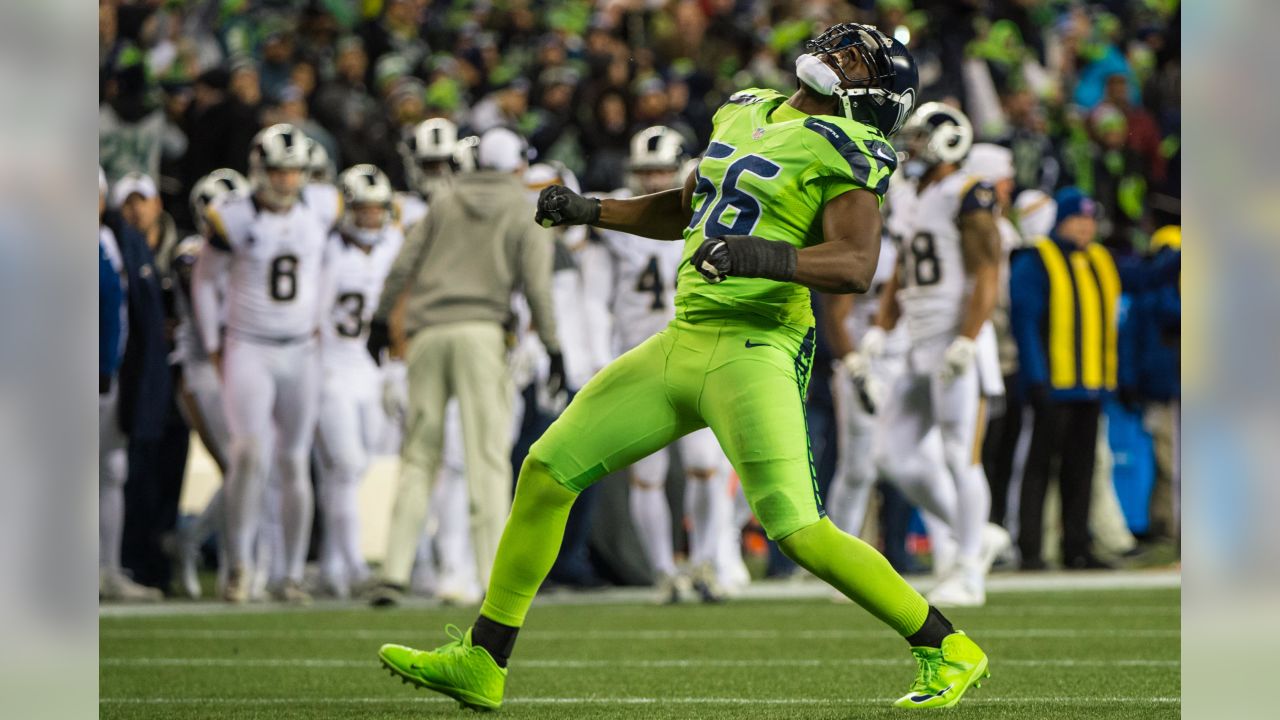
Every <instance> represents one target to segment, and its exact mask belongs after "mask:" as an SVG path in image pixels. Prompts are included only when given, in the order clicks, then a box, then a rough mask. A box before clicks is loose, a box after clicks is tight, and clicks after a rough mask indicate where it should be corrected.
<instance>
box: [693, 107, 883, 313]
mask: <svg viewBox="0 0 1280 720" xmlns="http://www.w3.org/2000/svg"><path fill="white" fill-rule="evenodd" d="M786 99H787V96H785V95H783V94H782V93H779V92H777V91H774V90H760V89H752V90H743V91H741V92H739V93H737V94H735V95H734V96H732V97H731V98H729V101H728V102H727V103H725V105H724V106H723V107H721V108H720V109H719V110H718V111H717V112H716V115H715V118H714V129H713V130H712V133H711V143H710V145H709V146H708V147H707V151H706V153H705V154H704V155H703V157H702V159H701V160H700V161H699V163H698V168H697V171H696V172H697V176H696V183H697V184H696V186H695V188H694V194H693V202H692V205H693V218H692V219H691V221H690V222H689V226H688V227H687V228H686V229H685V231H684V237H685V247H684V256H683V260H684V262H683V263H682V265H681V268H680V277H679V284H678V288H679V289H678V292H677V293H676V313H677V315H680V316H682V317H687V318H689V319H691V320H695V321H696V320H697V319H698V318H699V317H741V315H742V314H743V313H751V314H753V315H757V316H761V317H763V318H764V319H765V320H766V321H769V322H772V323H777V324H781V325H785V326H790V327H791V328H792V329H793V330H798V331H800V332H804V330H806V329H807V328H809V327H811V326H812V325H813V312H812V309H811V307H810V304H809V290H808V289H807V288H805V287H803V286H801V285H798V284H796V283H785V282H777V281H774V280H767V279H764V278H743V277H729V278H728V279H726V280H725V281H724V282H722V283H719V284H714V285H713V284H711V283H708V282H707V281H706V280H705V279H704V278H703V277H702V276H701V275H700V274H699V273H698V272H697V270H696V269H694V268H693V267H692V266H691V265H690V264H689V262H688V260H689V258H690V256H692V255H693V253H694V251H695V250H696V249H697V248H698V246H699V245H701V244H702V242H703V240H704V239H705V238H712V237H719V236H722V235H756V236H759V237H762V238H765V239H767V240H781V241H783V242H787V243H790V244H791V245H794V246H796V247H797V248H803V247H808V246H811V245H816V244H818V243H821V242H822V241H823V231H822V208H823V206H824V205H826V203H827V202H828V201H830V200H832V199H834V198H835V197H837V196H839V195H841V194H843V193H845V192H848V191H850V190H856V189H865V190H869V191H871V192H872V193H874V194H875V195H876V196H877V197H879V198H883V196H884V194H885V192H886V190H887V189H888V186H889V177H890V175H892V174H893V171H894V168H895V167H897V155H896V154H895V153H894V150H893V147H892V146H890V145H889V143H888V142H887V141H886V140H885V139H884V136H882V135H881V134H880V132H879V131H878V130H876V129H875V128H873V127H871V126H869V125H864V124H862V123H859V122H855V121H852V120H849V119H847V118H844V117H837V116H834V115H806V114H804V113H802V112H800V111H799V110H796V109H795V108H793V107H791V106H790V105H787V104H786Z"/></svg>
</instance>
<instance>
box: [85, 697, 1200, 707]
mask: <svg viewBox="0 0 1280 720" xmlns="http://www.w3.org/2000/svg"><path fill="white" fill-rule="evenodd" d="M444 702H448V703H456V702H457V701H456V700H449V699H448V698H443V697H415V698H408V697H407V698H394V697H335V698H317V697H315V696H314V695H311V696H300V697H276V698H225V697H209V698H185V697H155V698H146V697H114V698H113V697H105V698H101V699H99V700H98V703H99V704H100V705H316V704H319V705H381V704H388V705H396V704H402V703H444ZM890 702H892V699H891V698H847V699H829V698H737V697H725V698H713V697H600V696H592V697H527V698H520V697H515V698H508V699H506V700H504V701H503V704H504V705H585V704H593V705H883V704H886V703H890ZM1181 702H1182V698H1180V697H1167V696H1158V697H1141V696H1128V695H1100V696H1096V697H1089V696H1079V697H1071V696H1063V695H1050V696H1040V697H986V698H984V697H975V698H971V699H966V700H965V701H964V704H965V705H974V704H979V705H1029V704H1043V703H1053V704H1060V705H1114V704H1130V703H1133V704H1149V703H1154V704H1161V705H1165V704H1169V705H1175V704H1180V703H1181Z"/></svg>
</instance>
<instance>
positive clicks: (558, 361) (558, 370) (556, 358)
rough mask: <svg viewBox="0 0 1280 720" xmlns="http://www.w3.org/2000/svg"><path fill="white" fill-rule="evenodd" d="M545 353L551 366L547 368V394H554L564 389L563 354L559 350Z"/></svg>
mask: <svg viewBox="0 0 1280 720" xmlns="http://www.w3.org/2000/svg"><path fill="white" fill-rule="evenodd" d="M547 355H548V356H549V357H550V359H551V367H549V368H548V369H547V394H548V395H552V396H555V395H559V394H560V393H561V392H562V391H563V390H564V355H562V354H560V353H559V352H552V353H547Z"/></svg>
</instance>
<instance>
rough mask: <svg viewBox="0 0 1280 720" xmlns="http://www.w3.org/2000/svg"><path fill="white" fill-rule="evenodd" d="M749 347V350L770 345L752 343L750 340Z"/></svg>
mask: <svg viewBox="0 0 1280 720" xmlns="http://www.w3.org/2000/svg"><path fill="white" fill-rule="evenodd" d="M747 347H749V348H753V347H769V343H753V342H751V341H750V340H748V341H747Z"/></svg>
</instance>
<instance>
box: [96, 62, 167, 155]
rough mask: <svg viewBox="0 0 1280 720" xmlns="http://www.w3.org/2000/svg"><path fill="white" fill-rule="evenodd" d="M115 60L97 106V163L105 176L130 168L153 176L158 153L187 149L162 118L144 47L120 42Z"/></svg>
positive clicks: (163, 116) (161, 110) (162, 114)
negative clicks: (102, 100) (101, 98)
mask: <svg viewBox="0 0 1280 720" xmlns="http://www.w3.org/2000/svg"><path fill="white" fill-rule="evenodd" d="M113 60H114V65H113V66H112V67H111V68H110V69H109V70H108V72H107V75H106V81H105V86H104V88H103V95H102V97H103V99H104V100H105V102H104V103H102V104H101V105H100V106H99V107H98V162H99V163H100V164H101V166H102V168H103V169H104V170H105V171H106V173H107V179H108V180H114V179H116V178H119V177H121V176H123V175H124V174H125V173H128V172H142V173H146V174H148V175H150V176H152V177H156V176H158V175H159V174H160V156H161V154H162V153H167V154H170V155H180V154H181V153H183V152H185V151H186V149H187V138H186V137H185V136H184V135H183V134H182V131H181V130H179V129H178V128H176V127H174V126H173V125H171V124H170V123H169V122H168V119H167V118H166V117H165V113H164V110H163V108H162V107H161V106H160V102H159V101H160V97H159V94H158V93H157V92H156V87H155V84H154V83H153V82H152V80H151V77H150V75H149V71H148V70H147V66H146V61H145V56H144V54H143V52H142V50H140V49H139V48H138V47H136V46H134V45H123V46H121V47H120V48H119V49H118V52H117V53H116V54H115V57H114V59H113Z"/></svg>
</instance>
